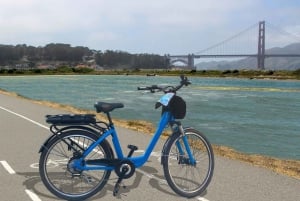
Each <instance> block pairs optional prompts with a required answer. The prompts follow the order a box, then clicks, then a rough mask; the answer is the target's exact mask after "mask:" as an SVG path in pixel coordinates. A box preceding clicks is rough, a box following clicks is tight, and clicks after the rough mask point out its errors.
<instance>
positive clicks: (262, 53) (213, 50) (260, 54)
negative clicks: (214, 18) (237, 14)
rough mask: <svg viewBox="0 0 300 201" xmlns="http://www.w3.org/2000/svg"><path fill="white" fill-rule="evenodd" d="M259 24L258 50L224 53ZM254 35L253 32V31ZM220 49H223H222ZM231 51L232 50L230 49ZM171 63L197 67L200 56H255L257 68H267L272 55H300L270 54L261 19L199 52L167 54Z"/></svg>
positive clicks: (284, 32)
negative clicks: (195, 62)
mask: <svg viewBox="0 0 300 201" xmlns="http://www.w3.org/2000/svg"><path fill="white" fill-rule="evenodd" d="M269 25H270V27H271V28H273V29H277V32H280V33H281V34H285V35H290V36H291V37H294V38H295V39H296V40H297V42H300V39H299V38H297V37H296V36H295V35H293V34H290V33H288V32H286V31H284V30H281V29H280V28H277V27H276V26H273V25H271V24H269ZM257 26H258V32H257V35H256V37H257V39H256V52H252V53H236V52H235V53H224V52H226V50H224V49H225V48H224V47H225V46H226V45H227V44H229V43H231V42H232V41H234V40H236V39H237V38H239V37H241V36H242V35H245V33H247V32H250V31H253V29H256V30H257ZM251 34H252V35H253V33H251ZM249 41H250V42H252V43H253V42H254V41H253V40H249ZM254 43H255V42H254ZM220 49H223V50H222V51H220ZM227 52H228V51H227ZM229 52H230V51H229ZM167 57H168V59H169V61H170V64H171V65H172V64H174V63H176V62H182V63H184V64H185V65H187V67H188V68H191V69H195V64H194V60H195V59H200V58H231V57H255V58H256V59H257V69H259V70H264V69H265V59H266V58H270V57H299V58H300V53H299V54H291V53H286V54H268V53H267V52H266V22H265V21H260V22H259V23H258V24H257V23H256V24H254V25H252V26H250V27H249V28H247V29H246V30H244V31H242V32H240V33H238V34H236V35H234V36H232V37H230V38H228V39H226V40H224V41H222V42H220V43H217V44H215V45H213V46H211V47H209V48H206V49H204V50H201V51H199V52H197V53H192V54H188V55H167Z"/></svg>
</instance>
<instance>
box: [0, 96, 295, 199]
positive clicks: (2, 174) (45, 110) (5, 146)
mask: <svg viewBox="0 0 300 201" xmlns="http://www.w3.org/2000/svg"><path fill="white" fill-rule="evenodd" d="M115 112H117V111H115ZM57 113H65V112H64V111H61V110H56V109H53V108H49V107H46V106H42V105H39V104H35V103H32V102H31V101H29V100H25V99H21V98H16V97H12V96H7V95H4V94H1V93H0V136H1V140H0V196H1V200H2V201H31V200H33V201H40V200H43V201H49V200H57V198H56V197H54V196H53V195H52V194H50V193H49V192H48V191H47V190H46V188H45V187H44V186H43V184H42V182H41V180H40V177H39V173H38V169H37V163H38V160H39V154H38V150H39V148H40V145H41V144H42V143H43V141H44V140H45V139H46V138H47V136H48V134H49V131H48V130H47V127H48V125H47V124H45V123H44V116H45V115H46V114H57ZM118 129H119V133H120V137H121V141H122V144H123V145H124V146H126V145H127V144H129V143H132V144H136V145H139V148H140V149H145V147H146V144H147V141H148V140H149V138H150V136H149V135H146V134H143V133H137V132H133V131H131V130H128V129H124V128H119V127H118ZM163 142H164V141H163V140H160V142H159V144H158V146H157V147H156V149H155V152H154V153H153V156H151V159H150V161H149V162H148V163H147V164H146V166H145V167H143V168H141V169H140V170H138V171H137V172H136V174H135V175H134V176H133V177H132V178H130V179H128V180H125V181H124V183H125V185H126V186H127V188H126V189H121V190H120V193H121V194H120V196H118V197H113V195H112V189H113V185H114V182H115V181H116V180H115V178H116V176H115V174H114V173H113V174H112V176H111V177H112V178H114V179H113V180H110V181H109V182H108V184H107V186H106V187H105V189H103V191H101V192H99V193H98V194H97V195H96V196H95V197H93V198H92V199H90V200H103V201H105V200H107V201H112V200H128V201H129V200H143V201H147V200H164V201H168V200H170V201H171V200H172V201H177V200H178V201H179V200H186V199H184V198H182V197H179V196H177V195H176V194H175V193H174V192H173V191H172V190H171V189H170V188H169V187H168V185H167V184H166V183H165V182H164V180H163V178H164V177H163V172H162V167H161V165H160V163H159V161H158V158H159V153H160V150H161V147H162V145H163ZM299 189H300V180H298V179H294V178H290V177H287V176H284V175H278V174H276V173H274V172H272V171H270V170H267V169H264V168H259V167H255V166H252V165H250V164H247V163H243V162H239V161H235V160H229V159H226V158H222V157H216V166H215V174H214V177H213V180H212V182H211V184H210V186H209V187H208V189H207V191H206V192H205V193H204V194H203V195H201V196H199V197H196V198H193V199H189V200H195V201H254V200H255V201H274V200H285V201H296V200H300V192H299Z"/></svg>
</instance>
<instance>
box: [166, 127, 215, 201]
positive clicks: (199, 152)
mask: <svg viewBox="0 0 300 201" xmlns="http://www.w3.org/2000/svg"><path fill="white" fill-rule="evenodd" d="M184 133H185V135H186V136H187V137H188V142H189V145H190V148H191V152H192V154H193V156H194V158H195V159H196V165H192V164H188V162H180V157H184V156H183V155H182V154H181V155H180V154H179V153H178V149H177V145H176V143H177V142H179V143H180V144H181V145H182V147H184V145H183V142H182V135H174V136H173V137H171V139H170V141H169V142H168V144H167V145H166V150H165V152H164V155H163V157H162V165H163V170H164V175H165V178H166V180H167V183H168V184H169V186H170V187H171V188H172V189H173V191H174V192H176V193H177V194H179V195H181V196H183V197H187V198H192V197H195V196H199V195H201V194H202V193H203V192H204V191H205V190H206V188H207V186H208V185H209V183H210V181H211V179H212V176H213V170H214V154H213V149H212V146H211V144H210V143H209V141H208V140H207V138H206V137H205V136H204V135H203V134H202V133H201V132H199V131H197V130H195V129H192V128H187V129H184ZM185 152H186V151H185ZM185 158H186V160H187V159H188V157H187V153H185ZM181 160H182V158H181Z"/></svg>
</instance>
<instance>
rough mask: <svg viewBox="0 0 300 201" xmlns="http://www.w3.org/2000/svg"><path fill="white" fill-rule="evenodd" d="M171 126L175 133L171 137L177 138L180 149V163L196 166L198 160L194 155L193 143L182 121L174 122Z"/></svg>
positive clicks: (176, 143)
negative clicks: (190, 141)
mask: <svg viewBox="0 0 300 201" xmlns="http://www.w3.org/2000/svg"><path fill="white" fill-rule="evenodd" d="M171 128H172V130H173V135H172V136H171V137H170V138H172V137H175V138H177V141H176V142H175V145H176V147H177V150H178V156H177V160H178V164H186V165H193V166H195V165H196V162H197V161H196V160H195V158H194V156H193V153H192V149H191V144H190V143H189V139H188V136H187V135H186V133H185V129H184V128H183V126H182V124H181V122H179V121H176V122H173V124H172V125H171ZM168 143H169V140H167V141H166V143H165V146H164V147H166V145H167V144H168ZM162 155H163V156H164V148H163V153H162Z"/></svg>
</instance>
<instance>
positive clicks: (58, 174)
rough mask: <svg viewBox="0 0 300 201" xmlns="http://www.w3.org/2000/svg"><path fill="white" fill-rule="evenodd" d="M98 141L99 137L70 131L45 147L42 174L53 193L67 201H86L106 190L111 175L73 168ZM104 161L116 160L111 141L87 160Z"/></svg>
mask: <svg viewBox="0 0 300 201" xmlns="http://www.w3.org/2000/svg"><path fill="white" fill-rule="evenodd" d="M97 139H98V137H97V136H96V135H95V134H92V133H90V132H88V131H83V130H70V131H65V132H63V133H61V134H59V137H57V136H56V137H54V139H52V140H51V141H50V142H49V143H48V144H47V145H46V147H44V150H43V152H42V153H41V156H40V162H39V170H40V176H41V179H42V181H43V183H44V184H45V186H46V187H47V189H48V190H49V191H50V192H52V193H53V194H54V195H56V196H57V197H59V198H62V199H65V200H85V199H87V198H88V197H91V196H93V195H94V194H96V193H97V192H99V191H100V190H101V189H102V188H103V187H104V185H105V184H106V182H107V180H108V178H109V176H110V171H78V170H75V169H74V168H72V165H71V164H72V163H73V161H75V160H76V159H77V158H79V157H80V155H81V153H82V152H83V151H84V150H86V149H87V148H88V147H89V146H90V145H91V144H92V143H94V142H95V141H97ZM67 143H68V144H67ZM101 158H107V159H112V158H113V155H112V153H111V149H110V146H109V144H108V143H107V141H103V142H102V143H101V144H99V145H98V146H97V147H96V148H95V149H93V150H92V152H91V153H90V154H89V155H88V156H87V158H86V159H87V160H93V159H101Z"/></svg>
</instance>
